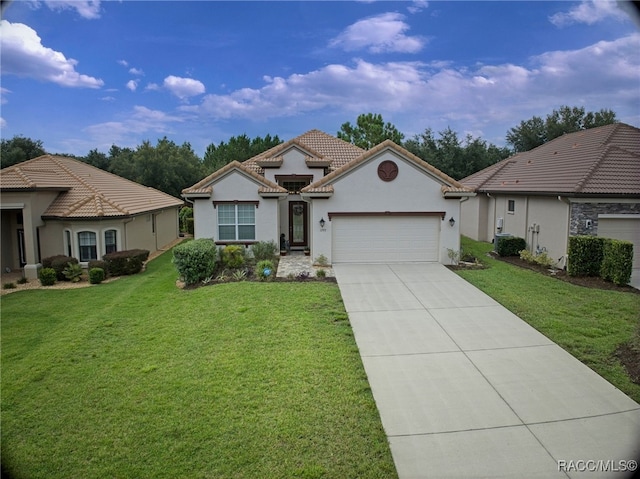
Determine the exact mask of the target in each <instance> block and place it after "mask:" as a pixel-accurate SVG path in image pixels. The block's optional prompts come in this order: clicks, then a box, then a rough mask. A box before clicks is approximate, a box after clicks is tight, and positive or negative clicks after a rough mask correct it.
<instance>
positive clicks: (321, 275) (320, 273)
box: [316, 269, 327, 278]
mask: <svg viewBox="0 0 640 479" xmlns="http://www.w3.org/2000/svg"><path fill="white" fill-rule="evenodd" d="M316 277H317V278H326V277H327V272H326V271H325V270H323V269H319V270H318V271H316Z"/></svg>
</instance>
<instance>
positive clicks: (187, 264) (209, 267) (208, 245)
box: [173, 238, 218, 284]
mask: <svg viewBox="0 0 640 479" xmlns="http://www.w3.org/2000/svg"><path fill="white" fill-rule="evenodd" d="M217 252H218V250H217V248H216V245H215V243H214V242H213V240H210V239H207V238H200V239H197V240H193V241H184V242H182V243H180V244H179V245H177V246H176V247H175V248H173V264H174V265H175V267H176V269H177V270H178V273H179V274H180V276H181V277H182V279H183V280H184V282H185V283H186V284H196V283H199V282H200V281H202V280H203V279H205V278H208V277H210V276H213V274H214V271H215V269H216V256H217Z"/></svg>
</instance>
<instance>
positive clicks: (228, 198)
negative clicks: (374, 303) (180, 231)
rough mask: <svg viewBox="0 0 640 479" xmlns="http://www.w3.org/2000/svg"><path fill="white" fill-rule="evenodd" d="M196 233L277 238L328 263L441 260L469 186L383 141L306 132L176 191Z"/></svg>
mask: <svg viewBox="0 0 640 479" xmlns="http://www.w3.org/2000/svg"><path fill="white" fill-rule="evenodd" d="M182 194H183V197H184V198H185V199H186V200H188V201H189V202H191V203H193V211H194V223H195V237H196V238H212V239H213V240H215V242H216V243H217V244H219V245H226V244H243V245H245V246H249V245H251V244H253V243H255V242H257V241H270V240H272V241H275V242H276V243H280V242H281V239H282V240H284V241H286V242H287V245H288V246H289V247H290V248H291V249H293V250H295V249H299V250H302V249H306V248H308V249H310V255H311V256H312V258H314V259H316V258H318V257H319V256H320V255H323V256H324V257H325V258H326V259H327V261H329V262H331V263H339V262H384V261H399V262H404V261H434V262H442V263H447V262H448V255H447V252H448V250H449V249H451V250H455V251H457V250H458V249H459V247H460V233H459V225H460V221H459V220H460V202H461V200H464V199H467V198H468V197H469V196H473V195H474V193H473V192H472V191H471V190H470V189H468V188H465V187H464V186H463V185H461V184H460V183H458V182H457V181H455V180H454V179H453V178H450V177H449V176H447V175H445V174H444V173H442V172H441V171H439V170H437V169H436V168H434V167H433V166H431V165H429V164H428V163H426V162H424V161H422V160H421V159H420V158H418V157H416V156H415V155H413V154H411V153H410V152H408V151H406V150H405V149H403V148H401V147H400V146H398V145H396V144H395V143H393V142H392V141H385V142H383V143H381V144H380V145H378V146H376V147H374V148H372V149H370V150H363V149H361V148H358V147H356V146H354V145H352V144H350V143H347V142H345V141H343V140H340V139H338V138H335V137H333V136H331V135H328V134H326V133H323V132H321V131H319V130H311V131H309V132H307V133H304V134H303V135H301V136H298V137H297V138H294V139H292V140H290V141H287V142H285V143H282V144H280V145H278V146H275V147H273V148H271V149H270V150H268V151H266V152H264V153H262V154H260V155H258V156H256V157H254V158H251V159H249V160H247V161H245V162H243V163H240V162H237V161H235V162H233V163H230V164H228V165H226V166H224V167H223V168H220V169H219V170H217V171H215V172H214V173H213V174H211V175H209V176H208V177H206V178H204V179H203V180H202V181H200V182H198V183H196V184H195V185H193V186H191V187H190V188H186V189H185V190H183V192H182Z"/></svg>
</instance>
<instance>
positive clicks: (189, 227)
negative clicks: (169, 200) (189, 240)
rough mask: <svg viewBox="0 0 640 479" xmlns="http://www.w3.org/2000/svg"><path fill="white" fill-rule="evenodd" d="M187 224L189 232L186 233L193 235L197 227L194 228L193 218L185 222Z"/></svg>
mask: <svg viewBox="0 0 640 479" xmlns="http://www.w3.org/2000/svg"><path fill="white" fill-rule="evenodd" d="M185 223H186V225H187V231H186V233H188V234H190V235H192V234H193V231H194V229H195V227H194V222H193V218H187V219H186V220H185Z"/></svg>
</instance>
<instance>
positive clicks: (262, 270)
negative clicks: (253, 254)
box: [256, 259, 275, 281]
mask: <svg viewBox="0 0 640 479" xmlns="http://www.w3.org/2000/svg"><path fill="white" fill-rule="evenodd" d="M256 276H258V278H259V279H260V280H262V281H264V280H270V279H272V278H273V277H274V276H275V271H274V267H273V261H271V260H268V259H265V260H262V261H259V262H258V264H256Z"/></svg>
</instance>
